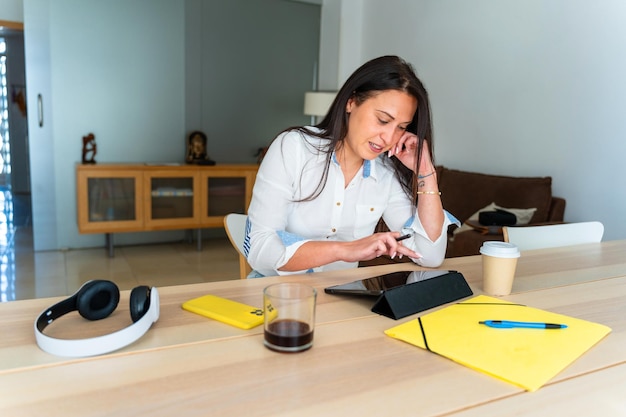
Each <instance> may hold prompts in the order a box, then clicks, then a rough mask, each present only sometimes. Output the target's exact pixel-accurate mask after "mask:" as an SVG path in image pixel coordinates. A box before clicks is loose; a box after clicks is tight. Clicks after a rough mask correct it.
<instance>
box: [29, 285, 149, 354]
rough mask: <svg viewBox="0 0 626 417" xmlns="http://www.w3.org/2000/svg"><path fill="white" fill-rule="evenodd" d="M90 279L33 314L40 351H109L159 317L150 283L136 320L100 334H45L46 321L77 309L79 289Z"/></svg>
mask: <svg viewBox="0 0 626 417" xmlns="http://www.w3.org/2000/svg"><path fill="white" fill-rule="evenodd" d="M94 282H95V281H90V282H88V283H86V284H84V285H83V286H82V287H81V289H79V290H78V291H77V292H76V293H74V295H72V296H71V297H69V298H67V299H65V300H63V301H61V302H59V303H57V304H54V305H53V306H51V307H48V308H46V309H45V310H44V311H43V312H42V313H41V314H40V315H39V317H37V319H36V320H35V323H34V329H35V339H36V340H37V344H38V345H39V347H40V348H41V349H42V350H43V351H45V352H48V353H51V354H53V355H57V356H65V357H83V356H95V355H102V354H104V353H109V352H113V351H115V350H118V349H121V348H123V347H124V346H127V345H130V344H131V343H133V342H135V341H137V340H138V339H139V338H141V336H143V335H144V334H145V333H146V332H147V331H148V330H149V329H150V327H151V326H152V323H156V321H157V320H158V319H159V313H160V311H159V310H160V308H159V292H158V291H157V289H156V288H154V287H153V288H150V292H149V296H148V298H149V301H150V305H149V307H148V310H147V311H145V312H142V314H143V315H142V316H141V317H140V318H139V319H138V320H137V321H136V322H134V323H133V324H131V325H130V326H128V327H126V328H124V329H121V330H118V331H116V332H113V333H109V334H106V335H102V336H96V337H92V338H87V339H74V340H71V339H57V338H54V337H50V336H47V335H45V334H44V333H43V330H44V329H45V328H46V327H47V326H48V325H49V324H50V323H52V322H53V321H54V320H56V319H58V318H59V317H61V316H63V315H65V314H67V313H69V312H72V311H76V310H78V307H77V304H78V302H79V297H80V296H81V290H83V289H84V288H85V287H86V286H87V285H91V283H94ZM111 284H112V283H111ZM113 285H115V284H113ZM146 288H147V287H146ZM115 289H116V290H117V287H115ZM140 289H141V288H139V287H138V288H135V289H134V290H133V292H135V291H136V290H140ZM118 293H119V291H118ZM132 298H133V294H131V299H132ZM116 305H117V300H116V301H115V305H113V306H112V308H113V309H115V307H116ZM131 308H132V306H131ZM111 311H112V310H111ZM81 314H82V312H81Z"/></svg>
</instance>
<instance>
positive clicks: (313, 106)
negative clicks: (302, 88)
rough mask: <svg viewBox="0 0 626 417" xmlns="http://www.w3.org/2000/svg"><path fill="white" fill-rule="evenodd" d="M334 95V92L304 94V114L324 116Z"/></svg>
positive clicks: (308, 92) (309, 92)
mask: <svg viewBox="0 0 626 417" xmlns="http://www.w3.org/2000/svg"><path fill="white" fill-rule="evenodd" d="M336 94H337V92H335V91H307V92H306V93H304V114H306V115H307V116H325V115H326V113H328V109H329V108H330V105H331V104H332V103H333V100H334V99H335V95H336Z"/></svg>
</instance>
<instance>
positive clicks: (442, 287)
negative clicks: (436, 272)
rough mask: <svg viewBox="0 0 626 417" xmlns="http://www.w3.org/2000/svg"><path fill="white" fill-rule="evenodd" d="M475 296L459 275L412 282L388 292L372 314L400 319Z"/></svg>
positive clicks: (373, 308) (382, 296) (456, 273)
mask: <svg viewBox="0 0 626 417" xmlns="http://www.w3.org/2000/svg"><path fill="white" fill-rule="evenodd" d="M473 294H474V293H473V292H472V290H471V289H470V287H469V285H467V282H466V281H465V277H463V275H462V274H461V273H460V272H457V271H450V272H449V273H447V274H445V275H440V276H438V277H434V278H429V279H426V280H423V281H418V282H413V283H411V284H407V285H403V286H401V287H396V288H392V289H390V290H387V291H385V292H384V293H383V294H382V295H381V296H380V297H379V298H378V300H376V303H375V304H374V307H372V312H374V313H378V314H381V315H383V316H387V317H390V318H392V319H395V320H398V319H401V318H403V317H406V316H410V315H411V314H416V313H419V312H420V311H424V310H428V309H430V308H433V307H437V306H440V305H442V304H446V303H449V302H452V301H456V300H459V299H461V298H465V297H469V296H470V295H473Z"/></svg>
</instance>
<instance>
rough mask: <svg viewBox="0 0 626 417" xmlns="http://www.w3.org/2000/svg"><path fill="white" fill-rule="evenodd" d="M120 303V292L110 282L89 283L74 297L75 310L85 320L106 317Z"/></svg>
mask: <svg viewBox="0 0 626 417" xmlns="http://www.w3.org/2000/svg"><path fill="white" fill-rule="evenodd" d="M119 302H120V290H119V289H118V288H117V285H115V284H114V283H113V282H111V281H105V280H96V281H90V282H88V283H86V284H85V285H83V286H82V288H81V289H80V291H78V294H77V295H76V309H77V310H78V313H79V314H80V315H81V316H83V317H84V318H86V319H87V320H100V319H103V318H105V317H108V316H109V315H110V314H111V313H112V312H113V311H114V310H115V308H116V307H117V304H118V303H119Z"/></svg>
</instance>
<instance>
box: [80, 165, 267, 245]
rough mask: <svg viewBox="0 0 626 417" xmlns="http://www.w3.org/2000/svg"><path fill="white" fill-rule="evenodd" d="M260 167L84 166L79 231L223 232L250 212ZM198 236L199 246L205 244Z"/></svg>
mask: <svg viewBox="0 0 626 417" xmlns="http://www.w3.org/2000/svg"><path fill="white" fill-rule="evenodd" d="M257 169H258V165H215V166H204V165H184V164H180V165H178V164H78V165H77V166H76V187H77V202H78V209H77V213H78V230H79V232H80V233H105V234H106V235H107V244H108V246H109V251H110V253H111V254H112V239H111V235H112V234H113V233H120V232H139V231H153V230H172V229H197V230H198V232H199V231H200V229H203V228H212V227H223V226H224V215H226V214H228V213H246V212H247V209H248V205H249V204H250V199H251V198H252V187H253V186H254V180H255V178H256V173H257ZM200 240H201V239H200V238H199V237H198V244H199V245H200Z"/></svg>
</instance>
